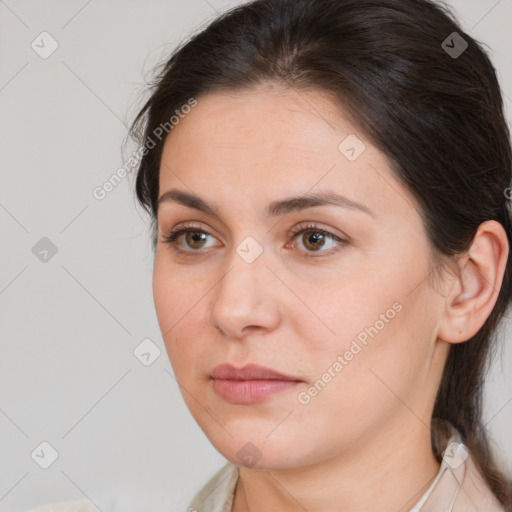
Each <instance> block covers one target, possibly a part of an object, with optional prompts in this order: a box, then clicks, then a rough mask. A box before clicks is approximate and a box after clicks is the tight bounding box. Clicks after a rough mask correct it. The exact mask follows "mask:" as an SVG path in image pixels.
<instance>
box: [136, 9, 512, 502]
mask: <svg viewBox="0 0 512 512" xmlns="http://www.w3.org/2000/svg"><path fill="white" fill-rule="evenodd" d="M454 32H457V34H458V35H455V36H454V35H453V33H454ZM464 42H465V43H464ZM465 44H467V48H465V50H464V51H462V53H461V54H460V55H458V54H457V53H454V51H455V50H457V49H458V50H459V53H460V50H461V49H463V48H464V45H465ZM482 44H483V43H479V42H477V41H476V40H475V39H473V38H472V37H471V36H470V35H468V34H467V33H465V32H464V31H463V30H462V28H461V27H460V26H459V24H458V22H457V20H456V17H455V16H454V14H453V13H452V12H451V10H450V8H449V6H447V5H446V4H444V3H441V2H434V1H433V0H315V1H312V0H256V1H253V2H250V3H246V4H243V5H241V6H238V7H235V8H233V9H231V10H229V11H227V12H226V13H224V14H222V15H220V16H219V17H218V18H216V19H215V20H214V21H213V22H211V23H210V24H209V25H208V26H206V28H204V29H202V30H201V31H200V32H199V33H197V34H196V35H194V36H193V37H191V38H190V40H188V41H186V42H183V43H182V44H181V46H180V47H178V48H177V49H176V50H175V51H174V52H173V54H172V56H171V57H170V59H169V60H168V61H167V62H165V63H164V64H163V65H162V67H161V69H160V70H159V71H158V73H156V78H155V79H154V81H153V82H152V83H150V84H148V85H149V86H150V87H149V92H150V97H149V99H148V100H147V102H146V103H145V105H144V106H143V108H142V109H141V110H140V112H139V113H138V115H137V117H136V118H135V120H134V122H133V125H132V128H131V134H132V137H133V138H134V139H135V140H137V141H138V142H139V143H145V142H147V141H148V140H149V139H152V140H153V141H154V142H155V143H156V145H155V146H154V147H153V148H152V149H150V150H148V151H145V154H144V156H143V158H142V160H141V161H140V165H139V168H138V172H137V178H136V194H137V198H138V200H139V202H140V203H141V204H142V205H143V206H144V208H145V209H146V210H147V211H148V212H149V213H150V215H151V218H152V228H153V238H152V242H153V248H154V247H155V244H156V213H157V199H158V194H159V168H160V159H161V154H162V146H163V142H164V140H165V137H160V138H158V137H155V131H157V129H158V127H159V126H162V125H165V123H167V126H168V127H169V123H168V122H169V119H170V118H171V116H172V115H173V113H175V112H176V110H178V111H179V110H180V108H181V107H182V106H183V105H186V104H187V103H188V102H189V101H190V98H195V99H196V100H197V101H198V102H200V96H201V95H203V94H206V93H212V92H215V91H219V92H220V91H223V92H226V91H228V92H230V91H237V90H241V89H244V88H250V87H253V86H257V85H259V84H262V83H265V82H272V83H275V84H280V85H283V86H286V87H293V88H295V89H296V90H298V91H300V90H307V89H309V90H322V91H325V92H327V93H329V94H330V95H331V96H332V98H333V99H334V101H336V103H337V104H338V105H339V107H340V109H341V111H342V112H343V113H344V115H346V116H348V119H349V120H350V122H352V123H353V124H354V126H356V127H357V128H358V129H359V130H360V133H361V134H364V135H365V136H366V137H367V138H368V140H370V141H371V143H372V144H373V145H375V146H376V147H377V148H378V149H379V150H381V151H382V152H383V153H384V154H385V155H386V157H387V158H388V162H389V163H390V166H391V168H392V170H393V172H394V173H395V175H396V177H397V178H398V179H399V180H400V182H401V183H403V185H404V186H405V187H406V188H407V189H408V190H409V191H410V192H411V193H412V196H413V197H414V198H415V199H416V201H417V203H418V205H419V207H420V213H421V215H422V218H423V222H424V225H425V228H426V231H427V234H428V237H429V240H430V243H431V247H432V251H433V254H434V255H435V260H436V262H448V263H450V262H454V261H455V260H456V258H457V257H458V256H460V255H462V254H464V252H466V251H467V250H468V249H469V246H470V244H471V242H472V240H473V237H474V235H475V233H476V230H477V228H478V226H479V225H480V224H481V223H482V222H484V221H486V220H491V219H493V220H496V221H497V222H499V223H501V224H502V225H503V227H504V228H505V230H506V233H507V238H508V242H509V247H512V227H511V224H512V223H511V216H510V211H509V204H508V201H507V197H506V192H505V191H506V190H507V189H508V187H510V185H511V173H512V150H511V144H510V132H509V129H508V126H507V122H506V120H505V117H504V112H503V99H502V95H501V90H500V87H499V83H498V79H497V76H496V71H495V69H494V67H493V65H492V63H491V61H490V59H489V57H488V55H487V53H486V51H485V50H484V49H483V47H482ZM453 49H454V50H453ZM451 50H453V51H451ZM160 131H161V130H160ZM165 131H166V133H167V132H170V130H165ZM158 133H159V132H158ZM155 139H156V140H155ZM511 261H512V258H511V254H509V258H508V261H507V265H506V270H505V275H504V280H503V283H502V287H501V289H500V291H499V297H498V300H497V302H496V305H495V307H494V309H493V311H492V313H491V314H490V316H489V317H488V319H487V320H486V321H485V323H484V325H483V326H482V328H481V329H480V330H479V332H478V333H477V334H476V335H475V336H473V337H472V338H471V339H469V340H468V341H466V342H464V343H458V344H452V345H451V347H450V351H449V355H448V359H447V362H446V365H445V368H444V373H443V377H442V381H441V384H440V387H439V391H438V395H437V398H436V401H435V405H434V411H433V415H432V421H438V420H440V421H441V422H442V421H448V422H450V423H452V424H453V425H454V426H455V427H456V428H457V429H459V431H460V432H461V434H462V437H463V441H464V443H465V444H466V446H468V448H469V450H470V452H471V454H472V456H473V457H474V460H475V463H476V465H477V467H478V468H479V470H480V471H481V473H482V475H483V476H484V477H485V480H486V482H487V484H488V485H489V487H490V488H491V489H492V491H493V492H494V494H495V495H496V497H497V498H498V500H499V501H500V502H501V504H502V505H503V506H504V507H505V508H506V510H509V509H510V510H512V484H511V483H510V482H509V481H508V480H507V478H506V477H505V475H504V474H503V473H502V472H501V471H500V470H499V468H498V465H497V463H496V462H495V460H494V458H493V455H492V451H491V447H490V444H489V440H488V438H487V435H486V430H485V426H484V425H483V420H482V388H483V384H484V375H485V372H486V371H487V369H488V365H489V361H490V359H491V356H492V349H493V348H495V346H496V338H497V336H496V333H497V327H498V324H499V323H500V321H501V319H502V318H503V317H504V315H505V313H506V310H507V307H508V305H509V303H510V302H511V294H512V263H511ZM436 269H437V267H436ZM434 274H436V272H434ZM432 432H433V429H432ZM432 448H433V452H434V454H435V456H436V457H437V459H438V461H439V460H440V459H441V453H440V451H441V444H440V442H439V441H438V440H437V438H436V436H434V434H432Z"/></svg>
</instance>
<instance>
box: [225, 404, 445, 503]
mask: <svg viewBox="0 0 512 512" xmlns="http://www.w3.org/2000/svg"><path fill="white" fill-rule="evenodd" d="M397 423H398V425H397ZM430 437H431V435H430V431H429V430H428V428H427V427H426V426H425V425H424V424H423V423H422V422H421V421H420V420H419V419H418V418H417V417H416V416H414V415H412V414H411V413H410V411H405V413H404V415H403V416H402V417H401V418H400V421H398V422H397V421H394V422H393V424H390V425H387V426H379V428H378V433H377V435H375V433H374V432H372V433H371V435H366V436H363V437H361V438H360V439H359V440H358V441H357V442H356V443H355V444H352V445H351V447H350V449H349V450H345V451H343V452H342V453H341V454H340V453H337V454H336V456H335V457H333V458H331V459H329V460H322V461H320V462H318V463H315V464H312V465H308V466H302V467H295V468H290V469H272V470H265V469H254V468H252V469H250V468H244V467H241V468H240V477H239V479H238V483H237V487H236V490H235V497H234V501H233V507H232V512H259V511H261V510H268V511H274V510H279V511H280V512H298V511H304V510H315V511H318V512H320V511H322V512H324V511H325V512H327V511H332V510H343V511H344V512H360V511H361V510H364V511H365V512H373V511H375V512H377V511H378V512H381V511H382V510H395V511H397V512H404V511H406V510H409V508H410V507H412V506H413V505H414V503H416V501H418V499H419V498H420V497H421V495H422V494H423V493H424V492H425V491H426V490H427V488H428V487H429V485H430V484H431V483H432V481H433V480H434V478H435V476H436V475H437V473H438V471H439V467H440V464H439V463H438V462H437V461H436V459H435V457H434V455H433V453H432V448H431V441H430Z"/></svg>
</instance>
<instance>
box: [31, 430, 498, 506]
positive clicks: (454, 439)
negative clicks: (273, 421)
mask: <svg viewBox="0 0 512 512" xmlns="http://www.w3.org/2000/svg"><path fill="white" fill-rule="evenodd" d="M238 476H239V468H238V466H236V465H234V464H232V463H230V462H228V463H227V464H225V465H224V466H223V467H222V468H221V469H220V470H219V471H217V473H215V475H214V476H213V477H212V478H211V479H210V480H209V481H208V482H207V483H206V484H205V485H204V487H203V488H202V489H201V490H200V491H199V492H198V493H197V494H196V495H195V496H194V499H193V500H192V502H191V503H190V506H189V508H188V509H187V510H186V511H183V512H231V507H232V504H233V498H234V494H235V488H236V484H237V481H238ZM169 510H171V511H172V512H174V509H173V508H172V505H170V506H169ZM29 512H97V509H96V507H95V506H94V505H93V504H92V503H91V502H90V501H88V500H82V501H73V502H71V501H69V502H60V503H49V504H47V505H43V506H40V507H38V508H35V509H32V510H30V511H29ZM120 512H122V511H120ZM176 512H179V511H176ZM264 512H269V511H264ZM333 512H334V511H333ZM336 512H339V511H336ZM408 512H506V511H505V509H504V508H503V507H501V506H500V504H499V502H498V501H497V499H496V498H495V496H494V494H493V493H492V492H491V490H490V489H489V488H488V487H487V485H486V484H485V482H484V480H483V479H482V477H481V476H480V473H479V472H478V470H477V468H476V466H475V464H474V462H473V460H472V458H471V455H470V454H469V453H468V451H467V449H466V447H465V446H464V444H463V443H462V442H461V438H460V434H459V433H458V432H457V431H456V430H455V429H454V428H453V427H452V433H451V437H450V439H449V440H448V442H447V443H446V446H445V450H444V452H443V460H442V462H441V467H440V468H439V472H438V474H437V476H436V478H435V479H434V481H433V482H432V484H431V485H430V487H429V488H428V489H427V490H426V491H425V493H424V494H423V495H422V496H421V498H420V499H419V500H418V501H417V502H416V503H415V504H414V506H413V507H412V508H410V509H409V510H408Z"/></svg>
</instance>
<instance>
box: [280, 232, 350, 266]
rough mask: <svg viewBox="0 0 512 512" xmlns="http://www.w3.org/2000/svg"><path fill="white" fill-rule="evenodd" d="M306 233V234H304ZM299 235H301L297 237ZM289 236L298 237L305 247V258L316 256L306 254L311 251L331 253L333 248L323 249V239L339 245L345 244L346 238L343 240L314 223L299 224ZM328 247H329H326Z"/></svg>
mask: <svg viewBox="0 0 512 512" xmlns="http://www.w3.org/2000/svg"><path fill="white" fill-rule="evenodd" d="M306 233H307V236H304V235H305V234H306ZM299 235H302V236H301V237H299ZM289 236H290V237H293V238H298V239H299V240H300V242H301V244H302V246H303V247H305V248H306V253H305V254H304V256H305V257H306V258H311V257H313V258H314V257H317V256H316V255H314V254H308V253H311V252H317V253H318V252H321V253H327V254H332V252H333V250H332V249H330V250H325V249H323V248H324V247H325V246H326V242H325V240H326V239H327V240H328V239H330V240H331V241H334V242H338V244H339V245H345V244H347V243H348V242H347V240H343V239H341V238H339V237H338V236H336V235H334V234H333V233H331V232H329V231H327V230H325V229H323V228H321V227H319V226H316V225H314V224H309V225H306V226H304V225H299V226H297V227H296V228H294V229H293V230H291V231H290V233H289ZM328 249H329V248H328ZM322 256H323V255H322Z"/></svg>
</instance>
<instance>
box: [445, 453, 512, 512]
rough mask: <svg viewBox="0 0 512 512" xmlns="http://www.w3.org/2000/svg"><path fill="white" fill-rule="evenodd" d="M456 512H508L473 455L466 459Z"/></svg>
mask: <svg viewBox="0 0 512 512" xmlns="http://www.w3.org/2000/svg"><path fill="white" fill-rule="evenodd" d="M461 491H462V492H459V494H458V499H457V501H456V502H455V506H454V509H453V510H454V512H459V511H461V512H480V511H481V510H485V512H506V511H505V509H504V508H503V507H502V506H501V504H500V503H499V501H498V500H497V498H496V496H495V495H494V493H493V492H492V491H491V489H490V488H489V486H488V485H487V483H486V482H485V480H484V478H483V476H482V475H481V473H480V472H479V470H478V468H477V467H476V465H475V463H474V462H473V459H472V457H471V456H469V457H468V460H467V461H466V473H465V475H464V480H463V482H462V486H461Z"/></svg>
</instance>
